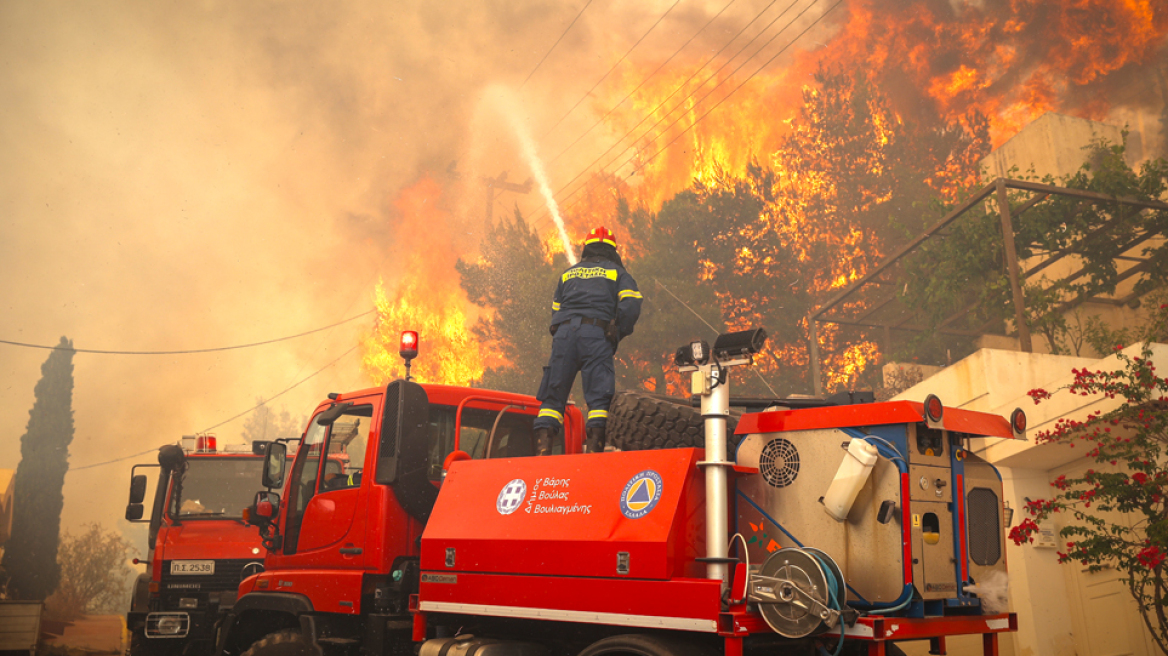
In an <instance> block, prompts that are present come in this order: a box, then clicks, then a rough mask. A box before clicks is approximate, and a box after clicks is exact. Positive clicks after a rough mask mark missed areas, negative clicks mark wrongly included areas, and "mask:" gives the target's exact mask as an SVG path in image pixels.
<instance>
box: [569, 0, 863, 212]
mask: <svg viewBox="0 0 1168 656" xmlns="http://www.w3.org/2000/svg"><path fill="white" fill-rule="evenodd" d="M842 2H843V0H837V2H836V3H835V4H833V5H832V6H831V7H828V8H827V10H825V11H824V12H823V13H822V14H820V15H819V17H818V18H816V19H815V20H814V21H812V22H811V24H810V25H808V26H807V27H806V28H805V29H804V30H803V31H802V32H800V33H799V34H797V35H796V36H795V37H794V38H793V39H791V41H790V42H788V43H787V45H785V46H783V47H782V48H781V49H779V51H778V52H776V53H775V54H774V55H773V56H771V58H770V59H768V60H767V61H765V62H764V63H763V64H762V65H761V66H759V67H758V68H757V69H756V70H755V71H754V72H753V73H751V74H750V75H749V76H748V77H747V78H746V79H745V80H743V81H742V82H741V83H740V84H739V85H738V86H736V87H735V88H734V89H732V90H731V91H730V92H729V93H728V94H726V95H725V96H723V97H722V98H721V99H720V100H718V102H716V103H715V104H714V106H713V107H711V108H710V109H708V110H706V111H705V112H704V113H703V114H702V115H701V116H699V117H698V118H696V119H695V120H694V121H693V122H692V123H691V124H690V125H689V126H688V127H686V128H685V129H683V130H682V131H681V132H680V133H679V134H678V135H677V136H675V137H674V138H673V139H672V140H670V141H669V143H667V144H665V145H664V146H662V147H661V149H660V150H658V151H657V152H655V153H653V155H651V156H649V157H647V158H646V159H645V160H644V161H643V162H641V163H640V164H639V165H638V166H637V167H636V168H635V169H634V170H633V171H632V173H630V174H629V175H630V176H631V175H633V174H635V173H636V172H637V171H639V170H641V169H643V168H644V167H645V165H647V164H648V163H649V162H651V161H653V160H654V159H656V158H657V157H658V156H659V155H661V153H663V152H665V150H666V149H668V148H669V146H671V145H673V144H674V143H676V142H677V140H678V139H680V138H681V137H683V136H685V134H686V133H687V132H689V131H690V130H692V129H693V128H694V127H695V126H697V124H698V123H700V122H701V121H702V120H703V119H705V118H706V117H707V116H709V115H710V113H712V112H713V111H714V110H715V109H717V108H718V107H719V106H721V105H722V103H723V102H725V101H726V100H728V99H729V98H730V96H732V95H734V93H735V92H737V91H738V90H739V89H741V88H742V87H743V86H745V85H746V83H747V82H750V80H752V79H753V78H754V77H755V76H757V75H758V74H759V73H760V72H762V70H763V69H765V68H766V67H767V66H769V65H770V64H771V63H773V62H774V61H775V59H777V58H778V57H779V56H780V55H782V54H783V53H784V52H786V51H787V49H788V48H790V47H791V46H792V45H794V44H795V42H796V41H798V40H799V39H800V38H801V37H802V36H803V35H804V34H806V33H807V32H809V31H810V30H811V28H813V27H815V26H816V25H818V24H819V22H820V21H822V20H823V19H824V18H825V17H826V16H827V15H828V14H829V13H831V12H832V10H834V9H835V8H836V7H838V6H839V5H840V4H841V3H842ZM817 3H818V0H813V1H812V3H811V4H809V5H807V7H805V8H804V9H803V10H802V11H800V12H799V14H798V15H796V16H795V18H793V19H791V21H790V22H788V23H787V24H786V25H785V26H783V28H782V29H780V30H779V31H778V32H777V33H775V35H774V36H772V37H771V38H770V39H768V40H767V43H765V44H763V45H762V46H761V47H760V48H759V49H758V50H756V51H755V53H754V54H753V55H751V56H750V57H748V58H747V59H746V60H745V61H743V62H742V64H739V65H738V67H737V68H735V69H734V71H732V72H731V75H733V74H734V73H737V72H738V71H739V70H740V69H741V68H742V67H743V66H745V65H746V62H748V61H750V60H751V59H753V58H754V57H755V56H757V55H758V53H759V52H762V50H763V49H765V48H766V47H767V46H768V45H770V44H771V42H773V41H774V40H775V38H776V37H778V36H779V35H780V34H782V33H783V32H784V31H786V29H787V28H788V27H790V26H791V25H793V24H794V23H795V21H796V20H798V19H799V18H800V17H801V16H802V15H803V14H805V13H807V11H808V10H809V9H811V7H812V6H814V5H815V4H817ZM791 6H794V3H792V5H791ZM791 6H789V7H788V8H787V9H786V10H784V11H783V14H786V12H787V10H789V9H790V8H791ZM783 14H780V17H781V16H782V15H783ZM775 20H777V18H776V19H775ZM774 23H775V21H774V20H772V21H771V23H770V24H769V25H767V27H766V28H764V29H763V31H762V32H765V31H766V29H769V28H770V26H771V25H773V24H774ZM762 32H759V35H761V34H762ZM755 38H756V39H757V38H758V35H756V36H755ZM753 41H754V39H751V42H753ZM747 45H748V46H749V43H747ZM744 49H745V46H744V47H743V50H744ZM741 52H742V50H739V53H741ZM737 56H738V54H735V55H734V57H731V58H730V61H733V60H734V58H735V57H737ZM724 67H725V64H724V65H723V66H722V68H724ZM720 70H721V68H719V71H720ZM716 74H717V72H715V75H716ZM712 77H713V76H712V75H711V76H710V77H709V78H706V80H705V81H703V82H702V83H701V84H699V85H698V88H701V86H703V85H704V84H705V83H706V82H708V81H709V80H710V79H711V78H712ZM727 79H729V78H727ZM725 81H726V80H723V81H722V82H719V83H718V84H717V85H715V87H714V88H713V89H711V90H710V91H709V92H707V93H706V95H704V96H702V97H701V98H700V99H698V101H697V102H695V103H694V105H695V106H696V105H697V104H699V103H701V102H702V101H704V100H705V99H706V98H708V97H709V95H710V94H711V93H713V92H714V91H715V90H717V88H718V87H720V86H721V85H722V84H723V83H724V82H725ZM692 95H693V94H690V96H688V97H692ZM688 97H687V98H688ZM683 102H684V101H683ZM679 106H681V103H678V105H676V106H675V107H674V109H677V107H679ZM672 111H673V110H670V111H669V112H667V113H666V116H668V114H669V113H670V112H672ZM661 120H664V117H663V118H662V119H659V120H658V122H657V123H655V124H654V125H653V126H651V127H650V128H649V130H652V129H653V128H654V127H656V126H657V125H658V124H660V122H661ZM679 120H681V117H680V116H679V117H678V118H676V119H674V120H673V121H672V122H671V123H670V124H669V125H667V126H666V128H665V129H668V128H670V127H673V126H674V125H675V124H676V123H677V121H679ZM645 135H648V131H646V133H645ZM626 136H627V135H626ZM660 138H661V135H660V134H659V135H658V136H656V137H654V138H653V139H652V140H651V141H650V142H649V144H652V143H653V142H655V141H657V140H658V139H660ZM622 140H623V137H622ZM618 143H619V142H618ZM646 145H648V144H646ZM627 149H628V148H627V147H626V148H625V150H627ZM610 150H611V149H610ZM606 154H607V153H606ZM601 157H603V155H602V156H601ZM618 157H619V155H618ZM635 157H636V155H635V154H634V155H633V156H631V157H629V158H628V159H626V160H625V161H624V162H622V163H621V164H620V166H618V167H617V168H618V169H619V168H621V167H624V166H625V165H626V164H628V163H629V162H631V161H633V159H634V158H635ZM598 160H599V158H598ZM615 161H616V158H614V159H613V160H611V161H610V162H609V165H611V164H612V163H613V162H615ZM594 163H595V162H594ZM590 167H591V165H589V168H590ZM585 172H586V170H585V171H581V172H580V173H579V174H577V176H576V178H573V181H574V180H576V179H577V178H579V177H580V176H581V175H583V174H584V173H585ZM568 184H571V181H569V183H568ZM586 186H587V184H583V185H581V186H580V187H577V188H576V190H575V191H573V192H572V193H571V194H569V195H568V197H567V198H571V197H572V196H575V195H576V194H578V193H579V192H580V191H581V190H583V189H584V188H585V187H586ZM566 187H567V185H565V186H564V188H566ZM562 190H563V189H561V191H562ZM567 198H565V200H567ZM578 202H579V201H578V200H577V201H576V203H578ZM576 203H573V204H572V205H571V206H569V207H568V208H566V209H571V207H574V206H575V205H576Z"/></svg>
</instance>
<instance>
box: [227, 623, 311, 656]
mask: <svg viewBox="0 0 1168 656" xmlns="http://www.w3.org/2000/svg"><path fill="white" fill-rule="evenodd" d="M314 651H315V650H313V649H312V645H310V644H308V641H307V640H305V639H304V634H303V633H301V632H300V629H284V630H283V631H276V632H275V633H269V634H268V635H266V636H264V637H262V638H260V639H259V640H256V641H255V642H253V643H252V645H251V646H250V647H248V648H247V651H245V652H243V654H241V656H311V655H312V654H313V653H314Z"/></svg>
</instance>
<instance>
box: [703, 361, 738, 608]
mask: <svg viewBox="0 0 1168 656" xmlns="http://www.w3.org/2000/svg"><path fill="white" fill-rule="evenodd" d="M716 371H717V370H716V369H714V366H713V365H704V366H702V367H701V373H702V375H703V376H705V377H706V380H707V381H709V382H710V387H711V388H712V389H710V392H709V393H708V394H703V395H702V418H704V419H705V428H706V460H705V469H706V556H708V557H710V558H725V557H726V552H727V543H728V542H729V540H730V536H729V533H730V523H729V518H728V517H727V515H728V514H729V511H728V510H727V508H729V504H730V499H729V496H728V491H727V490H728V483H729V476H728V474H727V470H728V469H729V468H730V467H731V466H732V464H731V463H730V461H729V460H727V459H726V419H727V417H729V416H730V381H729V373H730V372H729V371H728V370H727V369H725V368H723V369H722V370H721V375H722V378H723V380H721V381H720V383H719V384H718V386H717V387H714V383H715V382H718V381H715V380H714V379H712V378H710V376H711V375H712V374H713V373H714V372H716ZM706 578H710V579H715V580H718V581H721V582H722V587H723V589H724V588H725V587H726V564H725V563H720V562H710V563H706Z"/></svg>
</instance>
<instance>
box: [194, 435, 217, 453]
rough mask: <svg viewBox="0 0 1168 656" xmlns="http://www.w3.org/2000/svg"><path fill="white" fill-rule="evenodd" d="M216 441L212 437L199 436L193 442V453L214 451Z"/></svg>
mask: <svg viewBox="0 0 1168 656" xmlns="http://www.w3.org/2000/svg"><path fill="white" fill-rule="evenodd" d="M215 446H216V440H215V436H214V435H200V436H199V437H198V438H197V439H196V440H195V451H214V450H215Z"/></svg>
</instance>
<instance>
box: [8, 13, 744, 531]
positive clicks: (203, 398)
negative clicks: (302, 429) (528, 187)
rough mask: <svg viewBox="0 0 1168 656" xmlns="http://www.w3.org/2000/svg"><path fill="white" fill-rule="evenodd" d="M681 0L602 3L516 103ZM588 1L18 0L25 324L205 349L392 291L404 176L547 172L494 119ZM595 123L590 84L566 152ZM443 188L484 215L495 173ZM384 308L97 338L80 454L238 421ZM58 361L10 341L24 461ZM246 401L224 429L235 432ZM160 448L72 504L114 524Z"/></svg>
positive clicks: (15, 265)
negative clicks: (138, 471) (36, 396)
mask: <svg viewBox="0 0 1168 656" xmlns="http://www.w3.org/2000/svg"><path fill="white" fill-rule="evenodd" d="M671 4H673V3H672V2H662V1H651V2H646V1H644V0H637V1H636V2H632V1H621V0H597V1H596V2H594V3H593V5H592V6H590V7H589V8H588V10H587V11H586V12H585V13H584V14H583V15H582V16H581V18H580V20H579V22H578V23H577V24H576V25H575V26H574V27H573V28H572V30H571V31H569V32H568V34H567V36H566V37H565V38H564V40H563V41H562V42H561V43H560V45H559V46H558V47H557V48H556V50H555V51H554V52H553V53H552V55H551V57H549V58H548V60H547V61H546V63H545V64H544V65H543V66H542V67H541V68H540V69H539V71H538V72H537V73H536V74H535V76H533V77H532V79H531V80H530V82H528V84H527V85H526V86H525V87H524V88H523V90H522V91H521V92H520V94H519V96H518V103H517V105H516V107H515V108H513V109H512V111H517V112H521V113H522V120H523V121H524V122H525V123H528V124H529V125H531V126H532V128H533V132H535V133H536V134H537V136H538V135H539V134H540V133H542V132H543V131H544V130H543V129H541V128H546V127H547V126H549V125H550V124H551V123H552V122H554V120H555V119H556V118H558V117H559V116H560V115H562V114H563V112H566V111H567V110H568V108H569V107H571V104H572V103H573V102H575V100H577V99H579V98H580V96H581V95H582V94H583V93H584V92H585V91H587V89H588V87H589V86H591V84H592V82H594V81H595V80H596V79H598V78H599V76H600V75H601V74H602V73H603V72H604V71H605V70H607V69H608V67H609V66H611V65H612V64H613V63H614V62H615V61H616V60H617V58H619V56H620V55H621V54H623V53H624V51H625V50H626V49H627V48H628V47H629V45H631V44H632V43H633V42H634V41H635V40H636V39H637V38H639V37H640V36H641V35H642V34H644V32H645V31H646V30H647V29H648V28H649V26H650V25H652V23H653V22H654V21H655V20H656V19H657V18H658V17H660V15H661V14H662V13H663V12H664V11H665V10H666V9H668V8H669V6H670V5H671ZM717 4H718V6H717V7H716V8H715V9H714V10H713V11H716V10H717V9H721V7H722V6H724V4H725V3H723V2H719V3H717ZM763 4H764V3H758V2H747V1H745V0H742V1H741V2H740V3H739V5H740V6H735V7H733V8H732V11H729V12H728V13H727V14H726V18H727V20H726V22H725V25H724V26H723V27H719V28H718V29H713V30H710V31H709V32H708V33H707V35H706V37H703V38H709V39H710V40H711V42H714V41H716V40H718V39H724V38H725V36H724V35H725V34H726V33H728V31H729V30H731V29H736V28H737V27H738V26H740V25H741V24H742V23H743V22H744V21H745V20H746V18H745V17H747V16H753V15H754V13H756V12H757V10H758V7H761V6H763ZM710 5H711V6H713V3H710ZM581 7H583V0H579V1H575V2H556V1H550V0H548V1H539V0H535V1H529V2H514V1H511V0H507V1H502V0H495V1H489V2H480V1H474V2H459V3H435V2H401V1H395V2H337V3H325V4H321V3H315V2H259V1H254V2H189V1H182V2H162V1H159V0H147V1H143V2H108V1H104V0H102V1H97V2H81V1H74V0H70V1H69V2H5V3H0V106H2V107H3V120H0V255H2V262H3V266H2V267H0V286H2V288H3V289H4V290H5V291H4V294H3V299H4V303H3V312H2V313H0V339H6V340H15V341H21V342H29V343H35V344H55V343H56V342H57V340H58V339H59V338H60V337H61V336H62V335H64V336H67V337H69V338H70V339H72V340H74V344H75V346H77V347H78V348H91V349H111V350H178V349H197V348H207V347H215V346H224V345H231V344H239V343H247V342H253V341H260V340H265V339H271V338H274V337H280V336H284V335H290V334H294V333H298V332H302V331H305V330H310V329H312V328H316V327H319V326H323V325H326V324H329V323H333V322H335V321H338V320H340V319H342V318H346V317H349V316H352V315H355V314H358V313H360V312H364V311H366V310H368V309H370V308H371V296H372V290H373V285H374V283H375V282H376V280H377V277H378V275H384V276H385V277H386V279H387V282H392V281H393V280H394V278H395V275H396V274H397V273H398V271H397V269H396V268H395V262H397V261H398V260H399V257H398V255H399V254H400V252H401V250H396V251H395V248H397V249H416V248H418V247H419V246H422V247H424V245H425V242H424V240H425V237H426V235H424V234H423V235H419V234H409V235H401V234H398V233H397V232H396V231H395V216H394V213H395V209H394V199H395V197H396V196H397V194H398V192H399V191H400V190H401V189H402V188H403V187H405V186H408V185H410V184H412V183H414V182H416V181H417V179H418V178H419V176H420V175H423V174H426V173H432V174H434V175H435V176H438V177H441V176H444V175H445V171H446V169H447V165H448V163H449V162H451V161H453V160H459V170H460V171H461V172H462V173H463V174H464V177H465V178H468V179H473V178H474V176H477V175H478V174H479V173H482V174H487V175H497V174H498V173H499V172H500V171H502V170H510V171H511V178H510V179H511V180H514V181H516V182H519V181H522V180H523V179H525V178H526V177H528V175H529V171H528V170H527V169H526V167H524V166H523V165H522V164H521V162H520V161H519V160H518V158H517V155H516V149H515V145H514V140H513V139H512V138H511V137H510V135H508V134H507V133H506V131H505V126H506V123H504V122H502V121H499V120H497V114H496V115H495V116H496V118H493V119H492V118H489V117H487V118H484V117H483V115H482V114H483V112H484V111H485V110H484V109H483V108H482V107H481V106H480V105H481V102H480V100H481V98H482V97H483V91H484V89H485V88H486V87H488V86H489V85H491V84H504V85H510V86H513V87H515V86H518V85H519V84H520V83H521V82H522V81H523V79H524V78H525V77H526V76H527V75H528V73H530V72H531V70H532V68H533V67H534V65H535V63H536V62H537V61H538V60H539V58H540V57H542V56H543V54H544V53H545V52H547V50H548V48H550V47H551V45H552V43H554V41H555V39H556V38H557V37H558V36H559V35H560V34H561V33H563V31H564V28H565V27H566V26H567V25H568V24H569V23H570V22H571V21H572V19H573V18H574V17H575V16H576V15H577V13H578V12H579V10H580V8H581ZM710 15H712V12H710V11H709V10H707V8H706V7H705V5H704V3H702V2H689V1H687V2H684V3H682V4H681V5H680V6H678V7H677V8H676V9H675V10H674V12H673V13H672V14H671V15H670V17H669V18H668V19H667V20H666V21H664V22H663V23H662V24H661V25H660V26H658V28H657V30H655V31H654V34H653V35H652V37H651V38H650V39H647V40H646V41H645V43H644V44H643V45H642V46H641V52H645V53H653V52H654V51H655V50H658V51H661V52H664V51H665V50H666V49H669V50H670V51H671V50H672V48H675V47H676V46H677V45H678V44H680V43H681V42H682V41H683V40H684V39H686V38H688V37H689V36H690V35H691V34H692V33H693V32H694V30H695V29H696V27H697V26H700V25H701V24H702V23H704V22H705V21H706V20H707V19H708V17H709V16H710ZM702 44H703V39H699V40H698V41H696V42H695V44H694V47H695V48H702V47H703V45H702ZM488 113H489V112H488ZM476 115H477V117H476ZM595 119H596V114H595V113H594V111H593V107H592V106H591V103H589V102H585V103H583V104H582V105H581V107H580V108H579V109H578V110H577V112H575V113H574V114H573V116H572V117H570V118H569V120H567V121H565V122H564V123H563V124H562V125H561V126H560V128H559V132H558V133H557V134H556V135H555V136H553V137H552V138H551V139H549V140H547V141H545V142H542V143H540V144H539V146H540V147H541V148H546V149H548V150H549V151H550V150H551V149H553V148H554V149H556V152H558V149H559V148H562V147H563V146H564V145H566V143H567V141H568V140H567V139H564V140H562V141H559V142H556V141H555V139H556V138H558V137H561V135H569V134H570V135H572V136H574V135H576V134H579V133H580V132H582V131H583V130H584V129H585V128H586V127H587V126H588V125H591V123H592V121H594V120H595ZM472 126H474V127H473V129H472ZM601 132H603V131H601ZM596 136H597V137H600V136H602V134H599V133H598V134H597V135H596ZM598 143H599V142H598ZM605 145H607V144H605ZM589 148H591V149H592V150H589ZM596 149H597V146H589V144H587V143H585V144H584V145H583V147H581V149H580V153H579V154H578V155H575V156H573V157H568V158H566V159H565V160H564V161H563V162H561V163H560V166H561V168H560V169H558V170H557V169H553V170H552V171H551V174H552V175H553V177H555V176H556V175H560V176H561V177H560V180H561V181H562V180H563V179H564V178H565V177H567V176H566V175H563V172H565V171H568V170H569V169H572V168H574V167H576V166H578V165H579V164H578V163H579V162H580V161H585V160H584V158H587V161H590V160H591V156H592V154H593V153H595V151H596ZM572 172H573V173H574V170H573V171H572ZM443 202H444V203H445V204H446V205H447V206H448V209H449V210H450V212H451V214H452V215H456V216H457V215H459V214H460V213H466V207H467V203H473V204H474V206H473V209H474V212H473V213H474V214H476V215H477V214H479V213H481V210H479V209H478V208H479V205H481V202H482V200H481V191H480V190H479V189H478V188H474V187H472V189H471V192H470V193H468V194H466V195H465V196H459V197H457V198H449V197H448V198H445V199H444V200H443ZM504 202H505V204H506V205H508V206H509V205H510V204H511V203H512V202H513V199H507V200H505V201H504ZM525 202H526V203H528V204H529V205H528V206H534V203H535V201H534V199H526V200H525ZM496 211H497V212H501V211H502V210H501V209H500V208H499V207H496ZM462 227H465V231H464V232H466V233H469V234H467V235H466V236H465V237H463V238H461V239H459V240H456V242H455V243H456V246H458V247H463V248H465V249H466V250H467V251H468V252H470V251H472V250H473V248H474V246H475V244H476V241H475V237H474V234H473V233H474V232H475V231H476V229H477V226H476V225H474V224H473V222H472V223H470V224H468V225H466V226H460V229H461V228H462ZM460 234H461V233H460ZM395 244H396V246H395ZM364 326H365V322H364V321H357V322H354V323H351V324H347V325H345V326H342V327H338V328H335V329H332V330H330V331H328V332H324V333H318V334H315V335H312V336H309V337H304V338H300V339H297V340H293V341H288V342H283V343H280V344H274V345H269V346H263V347H258V348H251V349H244V350H237V351H227V352H221V353H214V354H204V355H177V356H157V357H145V356H120V355H119V356H111V355H88V354H78V355H76V356H75V359H74V364H75V390H74V399H73V404H74V406H73V407H74V411H75V422H76V437H75V440H74V442H73V445H72V448H71V458H70V461H71V463H72V465H73V466H74V467H82V466H84V465H87V464H91V463H95V462H100V461H104V460H107V459H111V458H117V457H121V456H124V455H128V454H131V453H135V452H138V451H142V450H145V449H149V448H151V447H154V446H157V445H158V444H161V443H164V442H168V441H173V440H176V439H177V438H178V437H179V436H180V435H182V434H184V433H193V432H195V431H199V430H202V429H205V428H207V427H210V426H212V425H214V424H216V423H219V422H220V421H222V420H224V419H226V418H228V417H230V416H232V415H234V414H236V413H238V412H240V411H242V410H244V409H246V408H248V407H250V406H252V405H253V404H254V402H255V398H256V397H257V396H264V397H270V396H272V395H274V394H275V393H277V392H279V391H280V390H283V389H284V388H286V387H288V386H289V385H291V384H293V383H295V382H296V381H298V380H300V379H302V378H304V377H305V376H307V375H308V374H310V373H312V372H313V371H315V370H317V369H319V368H321V367H322V366H324V365H326V364H327V363H329V362H331V361H332V360H334V359H336V358H337V357H338V356H340V355H341V354H342V353H344V352H345V351H346V350H348V349H350V348H351V347H353V346H354V345H356V343H357V337H358V334H359V331H360V330H361V329H362V328H363V327H364ZM47 356H48V351H43V350H34V349H26V348H18V347H12V346H5V345H0V376H2V380H3V383H0V385H2V389H3V394H0V407H2V408H3V413H0V467H13V468H14V467H15V466H16V464H17V462H18V461H19V438H20V436H21V435H22V434H23V433H24V429H25V425H26V423H27V421H28V410H29V409H30V408H31V407H32V403H33V386H34V385H35V383H36V381H37V379H38V378H39V376H40V365H41V363H42V362H43V361H44V360H45V358H46V357H47ZM357 362H358V357H357V354H356V353H353V354H350V355H348V356H346V357H345V358H344V359H342V360H341V361H340V362H339V363H338V364H337V365H336V366H334V367H331V368H330V369H328V370H327V371H326V372H324V373H322V374H321V375H320V376H317V377H316V378H313V379H312V380H310V381H308V382H307V383H305V384H303V385H302V386H300V387H299V388H297V389H296V390H294V391H293V392H291V393H289V394H287V395H286V396H284V397H282V398H280V399H279V400H278V401H276V404H277V407H279V406H286V407H288V408H290V409H292V410H293V411H294V412H295V413H299V414H307V413H308V412H310V411H311V408H312V407H313V406H314V405H315V403H316V402H317V401H319V400H320V399H321V398H323V397H324V395H325V394H326V393H327V392H329V391H333V390H341V389H351V388H358V387H364V386H367V384H368V383H367V381H366V380H365V379H364V377H363V376H362V375H361V374H360V371H359V369H358V364H357ZM242 421H243V420H242V419H240V420H236V421H235V422H233V423H231V424H229V425H227V426H224V427H221V428H219V429H217V430H216V432H217V433H218V434H219V435H220V436H221V438H220V439H221V440H223V439H224V437H226V438H228V439H231V438H234V437H235V436H236V435H238V433H239V429H240V427H241V425H242ZM149 460H151V458H150V457H149V456H144V457H142V458H139V459H136V460H132V461H128V462H124V463H119V464H116V465H109V466H105V467H98V468H92V469H86V470H79V471H71V472H70V473H69V475H68V477H67V482H66V487H65V494H66V503H65V512H64V517H63V522H62V525H63V526H64V527H71V526H76V525H77V524H79V523H81V522H83V521H91V520H98V521H102V522H103V523H105V524H106V525H107V526H109V525H112V524H113V523H114V522H115V521H116V518H117V517H118V516H119V515H120V514H121V513H122V510H123V507H124V503H125V500H124V497H125V494H126V490H127V486H128V480H129V465H130V464H131V463H132V462H139V461H149Z"/></svg>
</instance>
